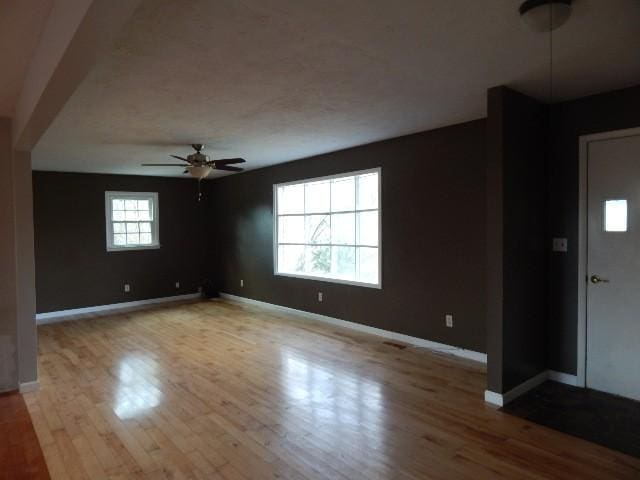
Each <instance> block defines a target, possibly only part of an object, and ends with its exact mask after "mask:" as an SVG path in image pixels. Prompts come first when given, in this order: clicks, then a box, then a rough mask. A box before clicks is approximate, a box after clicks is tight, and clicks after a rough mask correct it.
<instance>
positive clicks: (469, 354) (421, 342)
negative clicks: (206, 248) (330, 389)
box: [220, 293, 487, 363]
mask: <svg viewBox="0 0 640 480" xmlns="http://www.w3.org/2000/svg"><path fill="white" fill-rule="evenodd" d="M220 297H222V298H224V299H226V300H231V301H236V302H238V303H246V304H249V305H255V306H259V307H263V308H269V309H271V310H277V311H280V312H285V313H292V314H294V315H298V316H300V317H303V318H308V319H311V320H318V321H320V322H324V323H329V324H331V325H336V326H339V327H344V328H349V329H351V330H357V331H359V332H364V333H369V334H371V335H377V336H379V337H384V338H388V339H390V340H394V341H397V342H403V343H408V344H409V345H414V346H416V347H422V348H428V349H429V350H433V351H436V352H439V353H447V354H451V355H455V356H457V357H462V358H466V359H468V360H474V361H476V362H480V363H487V355H486V354H485V353H480V352H475V351H473V350H465V349H463V348H459V347H454V346H451V345H445V344H444V343H438V342H432V341H431V340H425V339H423V338H418V337H412V336H409V335H404V334H402V333H397V332H390V331H388V330H383V329H381V328H376V327H370V326H368V325H362V324H360V323H355V322H349V321H347V320H341V319H339V318H333V317H328V316H326V315H321V314H319V313H312V312H307V311H304V310H297V309H295V308H290V307H284V306H282V305H275V304H273V303H267V302H261V301H260V300H254V299H252V298H246V297H239V296H237V295H231V294H228V293H220Z"/></svg>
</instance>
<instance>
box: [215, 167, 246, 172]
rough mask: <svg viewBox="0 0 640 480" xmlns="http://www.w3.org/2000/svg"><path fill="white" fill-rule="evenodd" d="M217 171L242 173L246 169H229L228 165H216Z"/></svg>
mask: <svg viewBox="0 0 640 480" xmlns="http://www.w3.org/2000/svg"><path fill="white" fill-rule="evenodd" d="M216 170H226V171H228V172H242V171H244V168H240V167H229V166H227V165H216Z"/></svg>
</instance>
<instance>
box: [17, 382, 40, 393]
mask: <svg viewBox="0 0 640 480" xmlns="http://www.w3.org/2000/svg"><path fill="white" fill-rule="evenodd" d="M19 390H20V393H29V392H35V391H37V390H40V384H39V383H38V381H37V380H35V381H33V382H24V383H21V384H20V387H19Z"/></svg>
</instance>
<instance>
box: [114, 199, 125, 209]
mask: <svg viewBox="0 0 640 480" xmlns="http://www.w3.org/2000/svg"><path fill="white" fill-rule="evenodd" d="M111 208H112V209H113V210H124V200H120V199H117V198H114V199H113V200H112V201H111Z"/></svg>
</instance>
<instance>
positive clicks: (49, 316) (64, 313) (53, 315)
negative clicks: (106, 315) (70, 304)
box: [36, 293, 202, 325]
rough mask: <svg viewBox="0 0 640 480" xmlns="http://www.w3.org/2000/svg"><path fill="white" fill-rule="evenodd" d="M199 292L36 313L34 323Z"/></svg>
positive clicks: (183, 297) (189, 296)
mask: <svg viewBox="0 0 640 480" xmlns="http://www.w3.org/2000/svg"><path fill="white" fill-rule="evenodd" d="M201 296H202V295H201V294H200V293H187V294H185V295H174V296H172V297H160V298H150V299H148V300H136V301H134V302H123V303H112V304H110V305H97V306H95V307H84V308H73V309H70V310H59V311H57V312H46V313H36V324H37V325H46V324H48V323H56V322H64V321H65V320H72V318H69V317H72V316H74V315H82V314H86V313H96V312H115V311H118V310H125V309H129V308H138V307H145V306H147V305H155V304H157V303H168V302H177V301H180V300H193V299H195V298H200V297H201Z"/></svg>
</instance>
